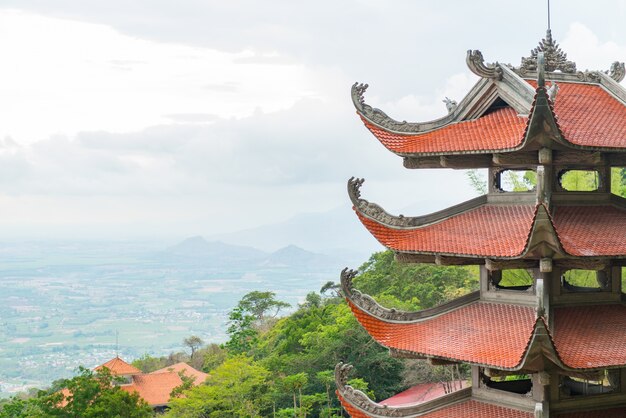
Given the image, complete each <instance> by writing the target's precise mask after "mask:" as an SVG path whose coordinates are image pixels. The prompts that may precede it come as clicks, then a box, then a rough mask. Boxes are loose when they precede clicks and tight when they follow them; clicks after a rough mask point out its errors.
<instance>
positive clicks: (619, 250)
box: [553, 206, 626, 256]
mask: <svg viewBox="0 0 626 418" xmlns="http://www.w3.org/2000/svg"><path fill="white" fill-rule="evenodd" d="M553 221H554V227H555V229H556V231H557V234H558V235H559V238H560V240H561V244H562V246H563V249H564V250H565V251H566V252H567V253H569V254H571V255H574V256H610V255H623V254H626V210H623V209H619V208H617V207H614V206H560V207H557V208H556V209H555V210H554V214H553Z"/></svg>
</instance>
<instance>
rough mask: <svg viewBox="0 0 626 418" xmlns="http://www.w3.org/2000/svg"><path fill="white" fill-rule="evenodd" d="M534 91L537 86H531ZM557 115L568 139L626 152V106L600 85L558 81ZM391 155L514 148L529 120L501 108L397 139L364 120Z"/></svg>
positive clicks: (532, 82) (392, 134)
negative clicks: (624, 149) (622, 149)
mask: <svg viewBox="0 0 626 418" xmlns="http://www.w3.org/2000/svg"><path fill="white" fill-rule="evenodd" d="M528 83H529V84H531V85H532V86H533V87H535V88H536V87H537V82H536V81H533V80H529V81H528ZM558 84H559V87H560V89H559V92H558V95H557V98H556V101H555V104H554V113H555V115H556V117H557V122H558V124H559V126H560V128H561V132H562V133H563V136H564V137H565V139H566V140H567V141H569V142H571V143H573V144H575V145H580V146H585V147H600V148H602V147H608V148H626V106H624V104H622V103H621V102H620V101H619V100H618V99H616V98H615V97H613V96H612V95H611V94H610V93H608V92H607V91H606V90H604V89H603V88H602V87H600V86H599V85H591V84H581V83H567V82H559V83H558ZM361 119H362V120H363V123H364V124H365V126H366V127H367V128H368V129H369V130H370V131H371V132H372V133H373V134H374V136H376V138H378V140H379V141H380V142H381V143H382V144H383V145H384V146H385V147H386V148H388V149H389V150H390V151H393V152H395V153H399V154H428V153H434V154H441V153H447V152H464V151H480V150H505V149H511V148H515V147H517V146H518V145H520V144H521V143H522V141H523V139H524V135H525V129H526V125H527V122H528V118H526V117H520V116H518V115H517V113H516V112H515V110H513V109H512V108H502V109H498V110H495V111H493V112H491V113H488V114H486V115H484V116H482V117H480V118H478V119H475V120H469V121H462V122H457V123H454V124H451V125H448V126H445V127H442V128H439V129H436V130H434V131H430V132H425V133H421V134H412V135H411V134H409V135H406V134H396V133H392V132H389V131H387V130H385V129H383V128H380V127H378V126H376V125H374V124H372V123H370V122H368V121H367V120H365V119H364V118H363V117H361Z"/></svg>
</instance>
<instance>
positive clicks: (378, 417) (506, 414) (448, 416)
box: [335, 363, 626, 418]
mask: <svg viewBox="0 0 626 418" xmlns="http://www.w3.org/2000/svg"><path fill="white" fill-rule="evenodd" d="M350 370H351V366H350V365H347V364H342V363H340V364H338V365H337V367H336V368H335V382H336V385H337V396H338V397H339V401H340V402H341V405H342V406H343V408H344V409H345V410H346V412H348V414H350V416H351V417H352V418H386V417H406V418H412V417H424V418H492V417H493V418H495V417H497V418H537V417H542V416H548V415H547V410H546V409H544V408H545V405H544V403H542V402H534V401H533V400H532V399H530V398H528V397H526V396H519V397H517V398H513V397H510V398H508V399H507V397H506V396H503V397H502V399H500V401H495V402H494V401H493V400H488V399H485V398H484V397H482V396H481V395H480V394H473V393H472V390H471V389H470V388H464V389H460V390H455V391H453V392H451V393H448V394H445V395H442V396H439V397H436V398H433V399H429V400H427V401H425V402H421V401H420V402H416V403H415V404H412V405H410V404H407V405H402V406H394V405H389V404H388V402H386V401H383V402H380V403H377V402H374V401H372V400H371V399H369V398H368V396H367V395H366V394H364V393H363V392H361V391H359V390H355V389H354V388H352V387H351V386H350V385H348V384H347V375H348V373H349V372H350ZM508 403H512V404H514V405H515V406H512V405H507V404H508ZM544 412H546V414H545V415H544ZM554 416H555V417H556V418H623V417H624V416H626V407H618V408H615V407H613V408H611V407H609V408H594V409H593V410H586V411H577V412H561V413H556V414H555V415H554Z"/></svg>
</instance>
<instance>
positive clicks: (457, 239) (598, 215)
mask: <svg viewBox="0 0 626 418" xmlns="http://www.w3.org/2000/svg"><path fill="white" fill-rule="evenodd" d="M362 184H363V180H362V179H354V178H352V179H350V181H349V182H348V193H349V195H350V199H351V200H352V203H353V205H354V206H353V207H354V210H355V212H356V214H357V216H358V218H359V220H360V221H361V223H363V225H364V226H365V227H366V228H367V230H368V231H369V232H370V233H371V234H372V235H373V236H374V237H375V238H376V239H377V240H378V241H379V242H380V243H381V244H382V245H384V246H385V247H387V248H388V249H390V250H392V251H394V252H396V253H397V254H402V255H404V256H406V257H408V258H409V259H410V257H411V256H414V257H415V260H416V261H423V262H428V261H430V262H434V261H435V260H436V257H437V256H440V257H441V256H448V257H465V258H468V259H467V260H465V262H466V263H471V264H476V260H475V258H490V259H512V258H515V259H519V258H525V257H529V258H533V257H534V258H537V256H538V255H539V257H553V258H555V259H558V258H563V257H626V240H624V239H623V238H624V237H626V199H624V198H621V197H619V196H615V195H608V194H607V195H605V196H602V197H603V198H604V199H602V198H599V197H598V196H595V195H589V194H588V196H587V197H589V198H591V199H592V200H589V201H588V202H585V204H576V203H575V202H571V201H570V202H567V201H564V202H563V203H562V204H561V205H559V206H557V205H556V203H554V205H553V206H552V208H551V209H550V210H548V209H547V208H546V206H545V205H544V204H542V203H539V204H537V203H535V202H536V198H535V193H534V192H533V193H531V194H530V195H527V196H526V198H524V197H523V196H517V202H518V203H517V204H514V203H512V202H511V201H510V200H508V201H507V200H506V198H507V197H508V196H503V195H500V196H498V195H496V196H482V197H479V198H476V199H472V200H470V201H467V202H464V203H461V204H460V205H457V206H453V207H451V208H448V209H446V210H444V211H440V212H436V213H433V214H430V215H425V216H421V217H407V216H403V215H400V216H393V215H390V214H389V213H387V212H386V211H385V210H383V209H382V208H381V207H380V206H379V205H377V204H374V203H370V202H368V201H367V200H365V199H362V198H361V193H360V187H361V185H362ZM503 198H504V199H503ZM525 201H526V202H525ZM593 203H595V204H593ZM440 260H442V259H440ZM456 262H457V263H463V261H462V260H456ZM443 263H445V261H443Z"/></svg>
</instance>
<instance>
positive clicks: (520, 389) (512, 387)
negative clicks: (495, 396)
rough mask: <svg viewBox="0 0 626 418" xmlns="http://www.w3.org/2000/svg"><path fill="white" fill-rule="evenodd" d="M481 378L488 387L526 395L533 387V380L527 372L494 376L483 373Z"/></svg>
mask: <svg viewBox="0 0 626 418" xmlns="http://www.w3.org/2000/svg"><path fill="white" fill-rule="evenodd" d="M481 379H482V383H483V384H484V385H485V386H487V387H488V388H491V389H497V390H502V391H504V392H509V393H516V394H518V395H526V394H527V393H530V392H531V391H532V389H533V384H532V381H531V379H530V376H528V375H527V374H520V375H509V376H493V377H489V376H487V375H485V374H481Z"/></svg>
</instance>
